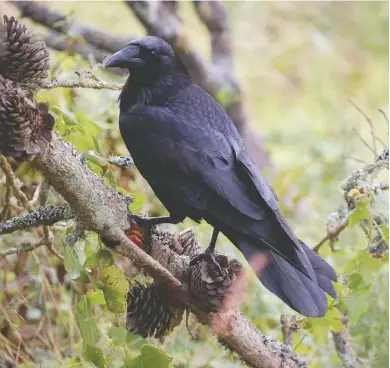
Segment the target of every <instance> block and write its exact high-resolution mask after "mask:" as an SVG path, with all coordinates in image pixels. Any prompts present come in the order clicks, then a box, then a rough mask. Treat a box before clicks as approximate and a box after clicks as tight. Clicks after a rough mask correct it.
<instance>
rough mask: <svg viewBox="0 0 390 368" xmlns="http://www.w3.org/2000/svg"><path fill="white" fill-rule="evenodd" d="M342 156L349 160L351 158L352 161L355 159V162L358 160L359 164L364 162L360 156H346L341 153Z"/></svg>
mask: <svg viewBox="0 0 390 368" xmlns="http://www.w3.org/2000/svg"><path fill="white" fill-rule="evenodd" d="M343 157H344V158H347V159H349V160H353V161H356V162H359V164H364V165H365V164H366V162H364V161H363V160H361V159H360V158H356V157H352V156H347V155H343Z"/></svg>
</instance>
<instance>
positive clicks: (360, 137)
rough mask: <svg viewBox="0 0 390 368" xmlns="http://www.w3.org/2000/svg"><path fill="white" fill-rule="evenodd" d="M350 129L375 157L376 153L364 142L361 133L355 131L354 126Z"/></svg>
mask: <svg viewBox="0 0 390 368" xmlns="http://www.w3.org/2000/svg"><path fill="white" fill-rule="evenodd" d="M352 130H353V131H354V132H355V133H356V135H357V136H358V137H359V139H360V141H361V142H362V143H363V144H364V145H365V146H366V147H367V148H368V149H369V150H370V151H371V152H372V153H373V154H374V158H377V153H376V152H375V150H374V149H373V148H372V147H371V146H370V145H369V144H368V143H367V142H366V140H365V139H364V138H363V137H362V135H361V134H360V133H359V132H358V131H357V129H356V128H355V127H353V128H352Z"/></svg>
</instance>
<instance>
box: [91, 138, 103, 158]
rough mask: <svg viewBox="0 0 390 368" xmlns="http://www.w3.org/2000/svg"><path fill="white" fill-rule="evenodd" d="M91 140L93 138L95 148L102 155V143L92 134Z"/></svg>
mask: <svg viewBox="0 0 390 368" xmlns="http://www.w3.org/2000/svg"><path fill="white" fill-rule="evenodd" d="M92 140H93V144H94V146H95V150H96V151H97V152H98V153H99V154H100V155H104V150H103V147H102V144H101V143H100V141H98V140H97V139H96V138H95V136H92Z"/></svg>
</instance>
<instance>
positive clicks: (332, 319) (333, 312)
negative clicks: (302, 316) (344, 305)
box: [324, 307, 344, 332]
mask: <svg viewBox="0 0 390 368" xmlns="http://www.w3.org/2000/svg"><path fill="white" fill-rule="evenodd" d="M342 317H343V315H342V313H341V312H340V311H339V310H338V309H337V308H335V307H332V308H329V309H328V311H327V312H326V314H325V316H324V319H325V320H326V321H327V322H328V323H329V327H330V329H331V330H332V331H335V332H338V331H341V330H342V329H343V327H344V326H343V324H342V322H341V318H342Z"/></svg>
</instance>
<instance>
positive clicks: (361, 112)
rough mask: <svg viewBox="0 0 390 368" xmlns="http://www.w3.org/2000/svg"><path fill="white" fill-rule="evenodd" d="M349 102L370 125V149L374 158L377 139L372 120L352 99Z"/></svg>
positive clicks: (376, 153) (376, 152) (376, 154)
mask: <svg viewBox="0 0 390 368" xmlns="http://www.w3.org/2000/svg"><path fill="white" fill-rule="evenodd" d="M349 102H350V103H351V104H352V105H353V107H354V108H355V109H356V110H357V111H359V113H360V114H361V115H362V116H363V117H364V118H365V119H366V121H367V123H368V125H369V126H370V129H371V135H372V149H373V151H374V153H375V158H376V157H377V156H378V151H377V148H376V141H377V139H378V137H377V136H376V134H375V129H374V124H373V123H372V120H371V119H370V118H369V117H368V115H367V114H366V113H365V112H364V111H363V110H362V109H361V108H360V107H359V106H358V105H356V104H355V103H354V102H353V101H352V100H349ZM381 142H382V141H381ZM384 146H385V147H386V145H385V144H384Z"/></svg>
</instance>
